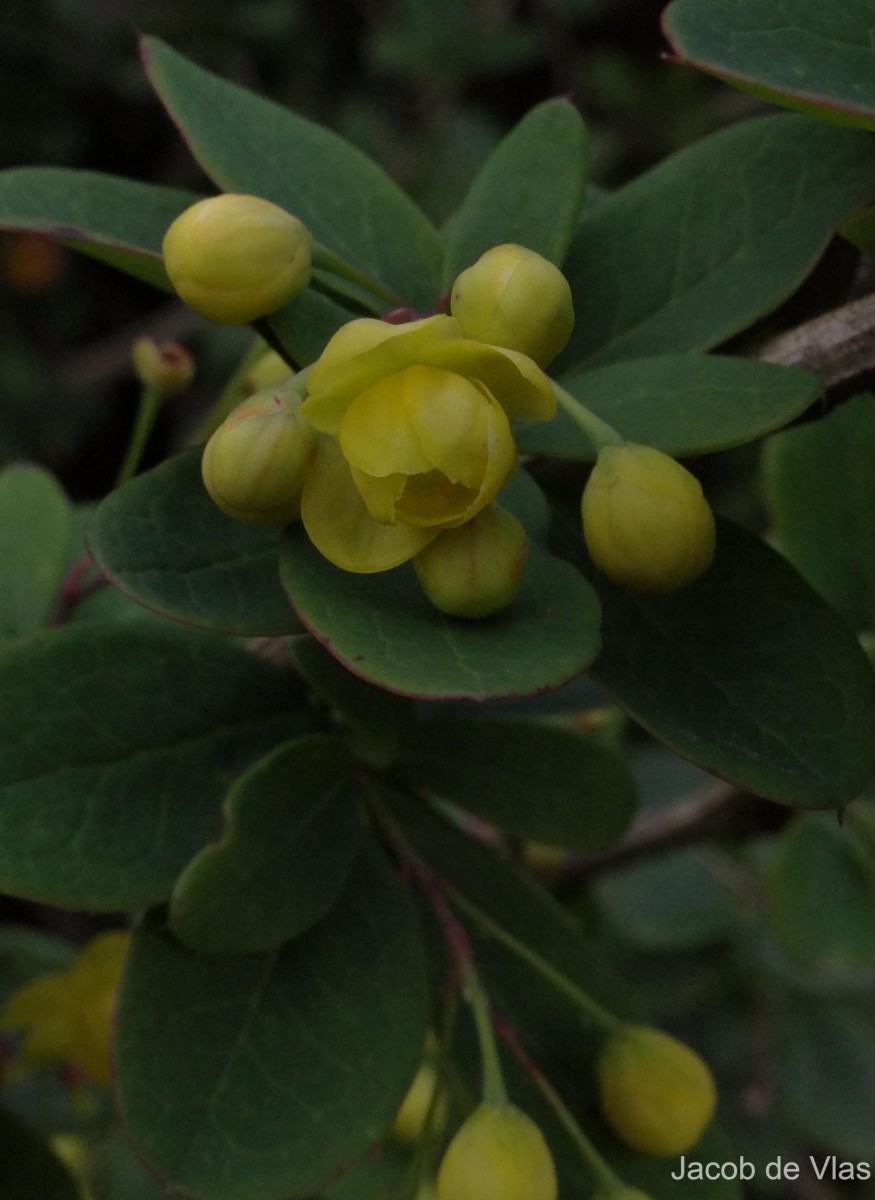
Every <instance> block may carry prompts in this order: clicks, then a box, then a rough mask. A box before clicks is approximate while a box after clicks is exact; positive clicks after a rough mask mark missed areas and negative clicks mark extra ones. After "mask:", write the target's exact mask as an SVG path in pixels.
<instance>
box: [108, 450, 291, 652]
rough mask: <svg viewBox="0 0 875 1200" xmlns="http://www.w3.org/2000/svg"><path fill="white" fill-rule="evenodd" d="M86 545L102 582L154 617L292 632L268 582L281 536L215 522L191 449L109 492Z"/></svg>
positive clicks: (274, 584)
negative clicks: (103, 577) (107, 581)
mask: <svg viewBox="0 0 875 1200" xmlns="http://www.w3.org/2000/svg"><path fill="white" fill-rule="evenodd" d="M87 540H88V545H89V548H90V550H91V552H92V554H93V555H94V557H95V559H96V560H97V562H98V564H99V565H100V567H101V569H102V570H103V571H104V573H105V574H106V575H107V576H108V578H109V579H110V581H111V582H112V583H113V584H114V585H115V586H116V587H117V588H119V589H120V591H122V592H124V593H125V595H127V596H130V597H131V599H132V600H136V601H137V602H138V603H139V604H143V605H145V607H146V608H151V609H153V610H154V611H155V612H158V613H161V615H162V616H165V617H170V618H171V619H172V620H174V621H181V622H183V623H184V624H187V625H197V626H199V627H202V628H204V629H211V630H215V631H216V632H220V633H236V634H242V635H244V636H268V635H271V634H284V633H298V632H300V628H301V627H300V624H299V622H298V621H297V620H296V618H295V614H294V613H293V611H292V609H291V608H290V606H289V602H288V600H287V599H286V597H285V595H284V594H283V590H282V588H281V587H280V584H279V579H278V565H277V564H278V556H279V547H280V543H281V540H282V531H281V530H279V529H276V528H269V527H265V526H260V525H244V524H243V523H242V522H240V521H234V520H232V519H231V517H227V516H225V514H224V513H223V512H222V511H221V510H220V509H218V508H217V507H216V505H215V504H214V503H213V501H212V500H211V499H210V497H209V495H208V493H207V490H206V488H205V487H204V485H203V482H202V480H201V476H200V453H199V452H198V451H196V450H189V451H186V452H185V453H183V454H180V455H177V456H176V457H175V458H170V459H167V461H166V462H163V463H161V465H160V466H158V467H155V468H154V469H153V470H151V471H147V472H145V473H144V474H143V475H138V476H137V477H136V478H135V479H132V480H131V481H130V483H127V484H125V486H124V487H121V488H118V489H117V490H116V491H114V492H111V493H110V494H109V495H108V496H107V497H106V499H105V500H104V501H103V503H102V504H101V505H100V507H99V508H98V510H97V512H96V514H95V516H94V519H93V521H92V523H91V525H90V527H89V530H88V535H87Z"/></svg>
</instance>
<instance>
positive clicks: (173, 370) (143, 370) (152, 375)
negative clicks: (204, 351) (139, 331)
mask: <svg viewBox="0 0 875 1200" xmlns="http://www.w3.org/2000/svg"><path fill="white" fill-rule="evenodd" d="M131 360H132V361H133V364H134V371H135V372H136V375H137V378H138V379H139V381H140V383H142V384H143V385H144V386H146V387H151V388H154V389H155V391H156V392H157V393H158V395H159V396H175V395H176V394H177V393H178V392H184V391H185V389H186V388H187V387H188V385H189V384H190V383H191V381H192V379H193V378H194V359H193V358H192V356H191V355H190V354H189V352H188V351H187V350H186V349H185V347H184V346H180V345H178V344H177V343H176V342H161V343H160V344H159V343H158V342H155V341H153V340H152V338H147V337H145V338H137V340H136V341H135V342H134V344H133V346H132V347H131Z"/></svg>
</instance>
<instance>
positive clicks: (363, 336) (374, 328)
mask: <svg viewBox="0 0 875 1200" xmlns="http://www.w3.org/2000/svg"><path fill="white" fill-rule="evenodd" d="M460 338H461V332H460V329H459V324H458V322H457V321H456V320H454V318H453V317H447V316H441V315H439V316H435V317H425V318H424V319H423V320H421V321H410V322H407V323H406V324H404V325H389V324H387V323H386V322H385V321H377V320H374V319H372V318H369V317H362V318H361V319H359V320H357V321H350V322H349V323H348V324H347V325H344V326H342V327H341V328H340V329H339V330H338V331H337V333H335V335H334V337H332V338H331V340H330V341H329V342H328V345H327V346H326V347H325V349H324V350H323V352H322V354H321V355H320V357H319V359H318V360H317V361H316V362H315V363H314V364H313V366H312V367H311V368H310V372H309V375H308V376H307V388H308V391H309V398H308V399H307V400H306V401H305V402H304V405H303V407H302V410H301V411H302V412H303V413H304V415H305V416H306V418H307V420H308V421H309V422H310V423H311V425H313V427H314V428H316V429H318V430H319V431H320V432H322V433H334V434H336V433H337V431H338V428H339V426H340V421H341V420H342V419H343V415H344V413H345V412H346V408H347V406H348V404H349V402H350V401H351V400H352V399H353V398H354V397H355V396H357V395H358V394H359V393H360V392H363V391H365V390H366V389H367V388H369V387H372V386H373V385H374V384H375V383H378V382H379V381H380V380H381V379H383V378H385V377H386V376H387V375H393V374H395V373H396V372H398V371H402V370H403V369H404V368H405V367H409V366H411V365H412V364H413V363H416V362H423V361H425V359H424V358H423V355H424V353H425V351H426V349H427V348H428V347H429V346H432V347H435V346H439V345H442V344H443V343H444V342H446V341H453V340H459V339H460Z"/></svg>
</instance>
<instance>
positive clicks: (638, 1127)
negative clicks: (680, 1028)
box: [596, 1025, 717, 1155]
mask: <svg viewBox="0 0 875 1200" xmlns="http://www.w3.org/2000/svg"><path fill="white" fill-rule="evenodd" d="M596 1069H597V1074H598V1084H599V1096H600V1101H601V1107H602V1112H603V1113H604V1115H605V1117H606V1118H607V1120H608V1122H609V1123H610V1125H611V1126H612V1127H613V1128H614V1130H615V1131H616V1132H617V1133H618V1134H619V1135H620V1137H621V1138H622V1139H623V1141H624V1142H626V1143H627V1145H629V1146H631V1147H632V1148H633V1149H634V1150H640V1151H642V1153H644V1154H657V1155H673V1154H684V1153H685V1152H686V1151H687V1150H689V1149H690V1147H691V1146H694V1145H695V1144H696V1142H697V1141H698V1140H699V1138H700V1137H701V1135H702V1133H703V1132H704V1130H705V1128H706V1126H707V1125H708V1123H709V1122H710V1120H711V1118H712V1117H713V1115H714V1109H715V1107H716V1105H717V1089H716V1087H715V1085H714V1079H713V1077H712V1075H711V1072H710V1071H709V1070H708V1067H707V1066H706V1064H705V1063H704V1062H703V1060H702V1059H701V1058H700V1057H699V1055H698V1054H697V1053H696V1052H695V1050H692V1049H691V1048H690V1047H689V1046H687V1045H685V1044H684V1043H683V1042H680V1041H678V1039H677V1038H674V1037H672V1036H671V1035H670V1034H667V1033H663V1032H662V1031H661V1030H659V1029H652V1028H650V1027H649V1026H646V1025H627V1026H625V1027H624V1028H623V1029H621V1030H620V1032H619V1033H616V1034H613V1035H612V1036H611V1037H610V1038H609V1039H608V1041H607V1042H606V1043H605V1045H604V1046H603V1047H602V1050H601V1052H600V1054H599V1056H598V1061H597V1068H596Z"/></svg>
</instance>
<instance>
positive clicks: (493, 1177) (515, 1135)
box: [437, 1104, 557, 1200]
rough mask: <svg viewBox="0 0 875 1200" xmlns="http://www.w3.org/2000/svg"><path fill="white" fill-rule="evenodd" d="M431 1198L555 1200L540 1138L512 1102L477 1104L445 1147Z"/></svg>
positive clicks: (551, 1174)
mask: <svg viewBox="0 0 875 1200" xmlns="http://www.w3.org/2000/svg"><path fill="white" fill-rule="evenodd" d="M437 1194H438V1200H556V1195H557V1182H556V1168H555V1167H554V1165H553V1157H552V1155H551V1154H550V1150H549V1148H548V1146H547V1143H546V1142H545V1141H544V1135H543V1134H542V1133H541V1131H540V1129H539V1128H538V1126H537V1125H536V1124H535V1122H534V1121H533V1120H532V1119H531V1118H530V1117H527V1116H526V1114H525V1113H524V1112H522V1111H521V1110H520V1109H518V1108H517V1107H516V1106H515V1105H513V1104H503V1105H490V1104H481V1106H480V1107H479V1108H478V1109H475V1111H474V1112H473V1113H472V1114H471V1116H470V1117H468V1119H467V1121H465V1123H464V1124H463V1125H462V1127H461V1128H460V1129H459V1131H458V1133H457V1134H456V1136H455V1137H454V1138H453V1140H452V1141H451V1142H450V1144H449V1146H448V1147H447V1152H446V1154H445V1155H444V1157H443V1160H442V1161H441V1165H440V1169H439V1171H438V1180H437Z"/></svg>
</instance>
